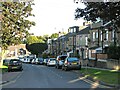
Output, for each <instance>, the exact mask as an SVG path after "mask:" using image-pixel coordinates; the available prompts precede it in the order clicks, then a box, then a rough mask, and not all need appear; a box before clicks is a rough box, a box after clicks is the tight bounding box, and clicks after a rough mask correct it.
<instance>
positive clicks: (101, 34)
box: [48, 22, 120, 59]
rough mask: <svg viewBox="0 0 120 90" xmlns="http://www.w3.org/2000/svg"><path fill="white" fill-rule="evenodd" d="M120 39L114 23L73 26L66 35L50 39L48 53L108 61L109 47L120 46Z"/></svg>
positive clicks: (119, 33) (119, 32) (119, 31)
mask: <svg viewBox="0 0 120 90" xmlns="http://www.w3.org/2000/svg"><path fill="white" fill-rule="evenodd" d="M119 38H120V29H118V28H115V27H114V26H113V24H112V22H107V23H103V22H97V23H92V24H87V25H84V26H72V27H69V29H68V33H67V34H66V35H61V36H59V37H58V38H57V39H49V41H48V52H49V53H50V54H52V55H54V56H57V55H60V54H68V55H74V56H75V55H76V56H78V57H80V58H81V59H87V58H89V59H97V58H99V59H107V58H108V55H107V54H106V52H107V50H108V48H109V46H110V45H115V46H120V39H119Z"/></svg>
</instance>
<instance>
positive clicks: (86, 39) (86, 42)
mask: <svg viewBox="0 0 120 90" xmlns="http://www.w3.org/2000/svg"><path fill="white" fill-rule="evenodd" d="M85 45H88V37H85Z"/></svg>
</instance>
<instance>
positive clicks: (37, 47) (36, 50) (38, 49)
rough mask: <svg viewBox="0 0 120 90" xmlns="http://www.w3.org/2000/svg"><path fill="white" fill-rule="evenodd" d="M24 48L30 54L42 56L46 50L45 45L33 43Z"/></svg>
mask: <svg viewBox="0 0 120 90" xmlns="http://www.w3.org/2000/svg"><path fill="white" fill-rule="evenodd" d="M26 48H27V50H28V51H29V52H31V53H32V54H36V55H38V54H42V52H43V51H44V50H46V49H47V48H48V46H47V44H46V43H33V44H30V45H28V44H27V45H26Z"/></svg>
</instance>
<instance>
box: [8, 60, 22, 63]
mask: <svg viewBox="0 0 120 90" xmlns="http://www.w3.org/2000/svg"><path fill="white" fill-rule="evenodd" d="M10 63H11V64H12V63H20V61H19V60H10Z"/></svg>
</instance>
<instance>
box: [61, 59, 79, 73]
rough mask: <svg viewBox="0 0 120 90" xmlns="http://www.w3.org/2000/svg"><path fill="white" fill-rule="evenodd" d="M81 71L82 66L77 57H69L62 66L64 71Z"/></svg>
mask: <svg viewBox="0 0 120 90" xmlns="http://www.w3.org/2000/svg"><path fill="white" fill-rule="evenodd" d="M70 69H81V64H80V61H79V59H78V58H76V57H67V58H66V59H65V61H64V64H63V65H62V70H65V71H67V70H70Z"/></svg>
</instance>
